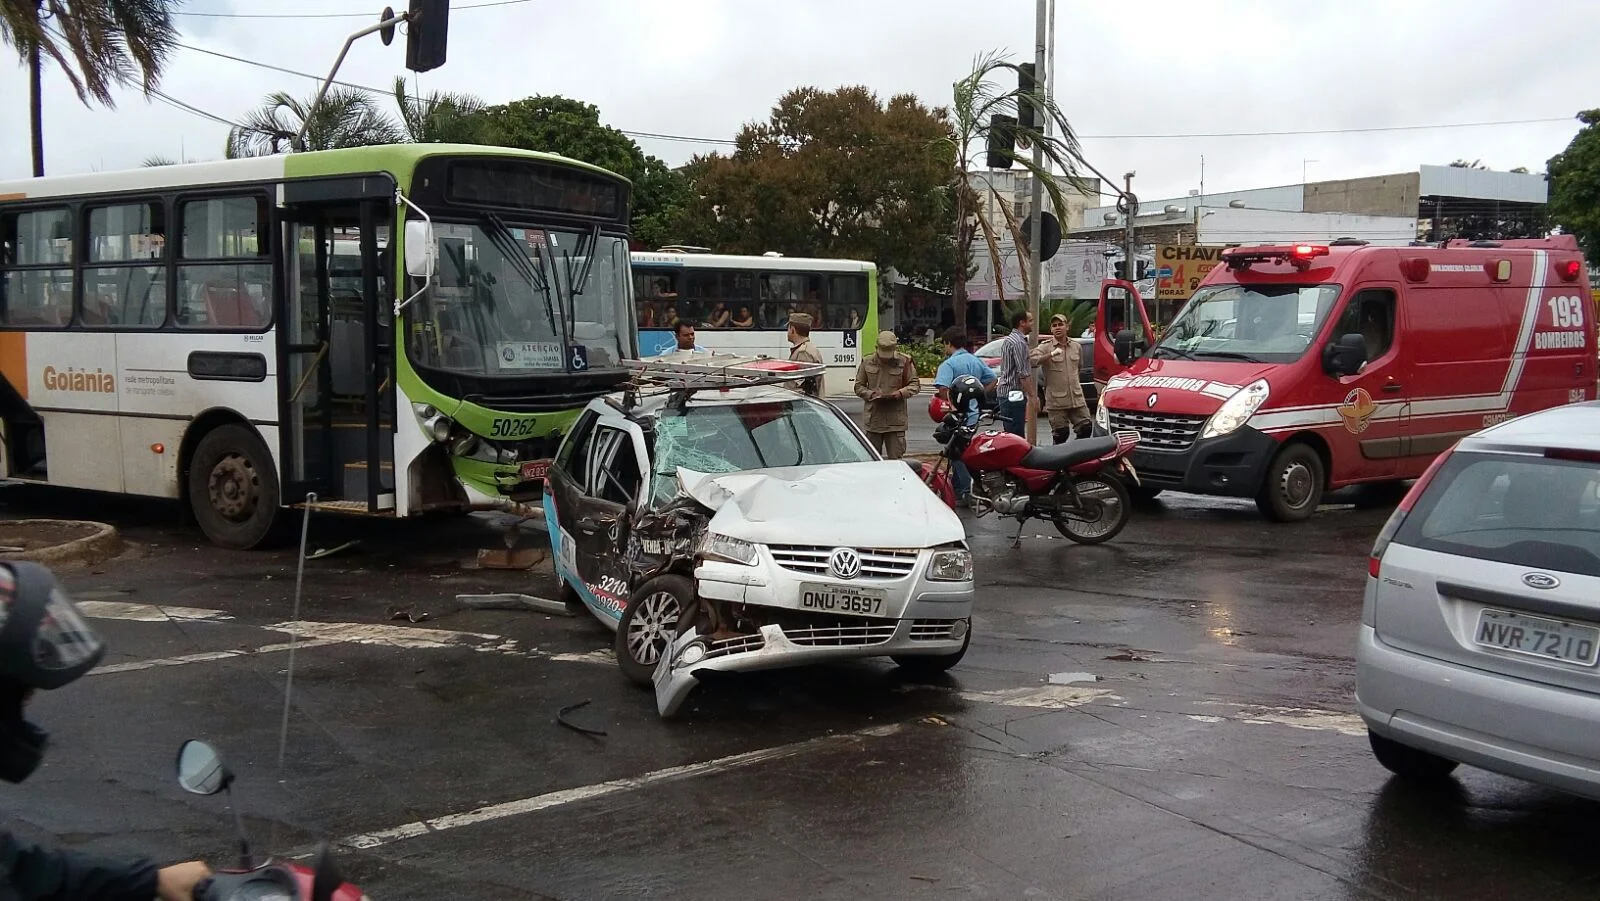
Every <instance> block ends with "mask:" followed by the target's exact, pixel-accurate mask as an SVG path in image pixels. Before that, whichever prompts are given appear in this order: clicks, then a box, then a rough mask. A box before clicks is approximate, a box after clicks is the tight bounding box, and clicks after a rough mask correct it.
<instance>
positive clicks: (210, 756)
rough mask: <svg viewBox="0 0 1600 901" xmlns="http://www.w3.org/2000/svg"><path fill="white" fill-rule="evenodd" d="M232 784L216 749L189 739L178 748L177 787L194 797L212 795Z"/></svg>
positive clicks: (229, 773) (231, 775)
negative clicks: (194, 795)
mask: <svg viewBox="0 0 1600 901" xmlns="http://www.w3.org/2000/svg"><path fill="white" fill-rule="evenodd" d="M232 783H233V773H231V772H229V770H228V767H227V766H226V765H225V764H224V763H223V762H222V755H220V754H218V753H217V749H216V748H213V747H211V746H210V745H208V744H206V743H205V742H203V741H200V740H199V739H195V738H191V739H189V740H188V741H186V742H184V743H183V745H182V746H181V747H179V748H178V785H179V786H181V787H182V788H183V790H184V791H186V792H190V793H193V794H196V795H214V794H216V793H217V792H219V791H223V790H224V789H226V788H228V786H229V785H231V784H232Z"/></svg>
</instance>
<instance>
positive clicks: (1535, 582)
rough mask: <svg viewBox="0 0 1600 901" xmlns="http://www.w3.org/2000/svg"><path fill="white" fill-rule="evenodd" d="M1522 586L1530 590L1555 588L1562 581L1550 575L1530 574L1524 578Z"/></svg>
mask: <svg viewBox="0 0 1600 901" xmlns="http://www.w3.org/2000/svg"><path fill="white" fill-rule="evenodd" d="M1522 584H1524V585H1526V586H1528V587H1529V588H1555V587H1556V586H1557V585H1560V584H1561V580H1560V579H1558V578H1556V577H1555V576H1552V575H1550V574H1549V573H1528V574H1527V575H1525V576H1523V577H1522Z"/></svg>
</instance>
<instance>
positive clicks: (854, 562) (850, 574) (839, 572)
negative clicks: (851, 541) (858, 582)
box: [828, 547, 861, 579]
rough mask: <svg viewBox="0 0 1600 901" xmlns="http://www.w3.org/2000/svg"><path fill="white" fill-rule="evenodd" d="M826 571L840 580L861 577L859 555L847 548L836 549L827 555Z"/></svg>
mask: <svg viewBox="0 0 1600 901" xmlns="http://www.w3.org/2000/svg"><path fill="white" fill-rule="evenodd" d="M828 571H829V572H831V573H833V574H834V575H835V576H837V577H838V578H841V579H854V578H855V577H856V576H859V575H861V555H860V554H858V553H856V552H855V551H854V550H853V549H851V548H847V547H836V548H834V549H833V553H832V554H829V555H828Z"/></svg>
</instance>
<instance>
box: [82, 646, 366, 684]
mask: <svg viewBox="0 0 1600 901" xmlns="http://www.w3.org/2000/svg"><path fill="white" fill-rule="evenodd" d="M329 644H338V642H336V641H326V640H322V639H313V640H310V641H300V642H296V643H295V646H296V647H298V648H315V647H321V646H322V645H329ZM287 650H289V644H288V642H284V643H282V644H269V645H262V646H261V647H259V648H253V649H242V650H232V651H201V652H199V653H197V654H183V655H181V656H178V657H161V658H158V659H156V660H134V661H130V662H128V663H113V664H110V665H109V666H97V667H95V668H94V669H92V670H90V671H89V675H91V676H106V675H111V674H113V673H133V672H138V671H139V670H147V669H155V668H156V667H161V666H185V665H187V664H190V663H209V662H211V661H213V660H227V659H229V658H232V657H254V656H255V655H257V654H275V653H278V652H279V651H287Z"/></svg>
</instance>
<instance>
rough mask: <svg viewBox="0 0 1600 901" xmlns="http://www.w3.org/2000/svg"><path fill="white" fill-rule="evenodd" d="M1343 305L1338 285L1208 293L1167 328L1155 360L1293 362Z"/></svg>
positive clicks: (1214, 288) (1224, 288)
mask: <svg viewBox="0 0 1600 901" xmlns="http://www.w3.org/2000/svg"><path fill="white" fill-rule="evenodd" d="M1338 299H1339V286H1338V285H1211V286H1208V287H1204V288H1201V289H1200V290H1198V291H1196V292H1195V294H1194V297H1193V298H1191V299H1190V301H1189V303H1188V304H1187V305H1186V306H1184V308H1183V312H1181V313H1179V314H1178V318H1177V319H1174V320H1173V321H1172V324H1171V325H1169V326H1167V330H1166V333H1165V334H1164V335H1163V336H1162V338H1161V343H1159V344H1157V345H1156V347H1155V349H1154V350H1153V351H1151V356H1153V357H1156V358H1157V359H1159V358H1162V357H1183V358H1186V359H1207V358H1209V359H1217V360H1246V361H1251V362H1257V363H1289V362H1293V361H1294V360H1297V359H1299V358H1300V356H1301V355H1302V354H1304V353H1305V352H1306V348H1308V347H1310V346H1311V341H1312V339H1313V338H1314V337H1315V336H1316V334H1317V332H1319V331H1321V329H1322V323H1323V322H1324V321H1326V320H1327V318H1328V313H1329V312H1330V311H1331V310H1332V309H1333V304H1334V301H1336V300H1338Z"/></svg>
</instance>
